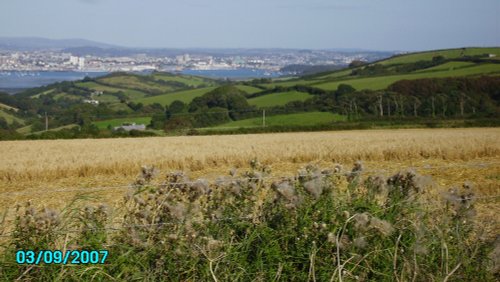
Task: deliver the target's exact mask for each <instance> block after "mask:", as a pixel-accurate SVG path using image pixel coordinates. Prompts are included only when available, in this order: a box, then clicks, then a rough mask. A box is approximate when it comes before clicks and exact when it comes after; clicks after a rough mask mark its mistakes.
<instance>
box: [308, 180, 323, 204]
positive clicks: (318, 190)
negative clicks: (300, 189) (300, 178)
mask: <svg viewBox="0 0 500 282" xmlns="http://www.w3.org/2000/svg"><path fill="white" fill-rule="evenodd" d="M304 188H305V189H306V191H307V192H308V193H309V194H311V195H312V196H313V197H314V198H315V199H316V200H317V199H319V197H320V196H321V194H322V193H323V185H322V183H321V179H319V178H315V179H313V180H310V181H307V182H306V183H304Z"/></svg>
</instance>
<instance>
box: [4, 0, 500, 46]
mask: <svg viewBox="0 0 500 282" xmlns="http://www.w3.org/2000/svg"><path fill="white" fill-rule="evenodd" d="M499 18H500V0H478V1H471V0H414V1H409V0H177V1H172V0H1V1H0V36H39V37H47V38H56V39H60V38H83V39H90V40H95V41H101V42H105V43H111V44H117V45H123V46H130V47H181V48H182V47H215V48H219V47H236V48H255V47H265V48H267V47H279V48H311V49H321V48H360V49H371V50H409V51H410V50H427V49H439V48H450V47H464V46H500V20H499Z"/></svg>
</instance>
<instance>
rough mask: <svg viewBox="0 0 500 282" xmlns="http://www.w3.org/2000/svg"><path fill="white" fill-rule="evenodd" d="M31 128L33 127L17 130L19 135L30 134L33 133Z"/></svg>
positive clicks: (28, 126)
mask: <svg viewBox="0 0 500 282" xmlns="http://www.w3.org/2000/svg"><path fill="white" fill-rule="evenodd" d="M31 127H32V125H31V124H30V125H27V126H24V127H21V128H18V129H16V131H17V132H18V133H21V134H29V133H31Z"/></svg>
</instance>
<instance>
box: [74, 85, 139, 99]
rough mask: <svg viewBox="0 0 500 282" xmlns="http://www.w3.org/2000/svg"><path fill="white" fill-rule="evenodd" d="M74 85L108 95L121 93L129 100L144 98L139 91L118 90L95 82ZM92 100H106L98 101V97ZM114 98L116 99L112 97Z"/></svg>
mask: <svg viewBox="0 0 500 282" xmlns="http://www.w3.org/2000/svg"><path fill="white" fill-rule="evenodd" d="M76 85H77V86H79V87H84V88H88V89H92V90H96V91H103V92H110V93H117V92H120V91H121V92H123V94H125V95H126V96H127V97H129V98H130V99H140V98H142V97H144V96H146V94H145V93H144V92H141V91H137V90H132V89H126V88H119V87H110V86H106V85H102V84H99V83H95V82H79V83H77V84H76ZM113 97H114V96H113ZM94 98H95V99H97V100H99V101H100V102H105V99H106V98H104V100H103V101H101V100H100V99H101V97H99V96H98V97H94ZM114 98H116V97H114ZM116 101H118V99H116Z"/></svg>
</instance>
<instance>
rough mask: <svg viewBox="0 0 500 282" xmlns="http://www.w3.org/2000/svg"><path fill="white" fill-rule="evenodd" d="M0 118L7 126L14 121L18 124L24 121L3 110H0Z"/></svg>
mask: <svg viewBox="0 0 500 282" xmlns="http://www.w3.org/2000/svg"><path fill="white" fill-rule="evenodd" d="M0 118H4V119H5V121H7V123H8V124H11V123H13V122H14V121H17V122H18V123H21V124H23V123H24V120H22V119H20V118H18V117H16V116H14V115H13V114H11V113H9V112H8V111H6V110H4V109H0Z"/></svg>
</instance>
